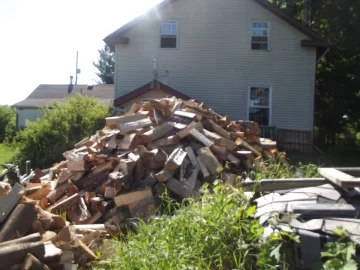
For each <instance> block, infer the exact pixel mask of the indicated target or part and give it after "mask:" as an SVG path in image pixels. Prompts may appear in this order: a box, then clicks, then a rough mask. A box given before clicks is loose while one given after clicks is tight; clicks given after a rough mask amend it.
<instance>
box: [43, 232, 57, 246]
mask: <svg viewBox="0 0 360 270" xmlns="http://www.w3.org/2000/svg"><path fill="white" fill-rule="evenodd" d="M57 240H58V235H57V234H56V232H53V231H46V232H45V233H44V234H43V235H42V236H41V241H43V242H48V241H50V242H52V243H54V244H55V243H56V242H57Z"/></svg>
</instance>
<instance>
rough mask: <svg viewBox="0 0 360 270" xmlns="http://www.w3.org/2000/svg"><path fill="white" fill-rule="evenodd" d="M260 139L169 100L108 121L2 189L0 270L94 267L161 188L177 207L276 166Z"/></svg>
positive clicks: (149, 210) (252, 128) (272, 151)
mask: <svg viewBox="0 0 360 270" xmlns="http://www.w3.org/2000/svg"><path fill="white" fill-rule="evenodd" d="M258 133H259V130H258V125H257V124H256V123H254V122H250V121H231V120H230V118H229V117H226V116H225V117H223V116H221V115H219V114H217V113H215V112H214V111H213V110H211V109H209V108H207V107H206V106H205V105H204V104H198V103H196V102H195V101H192V100H191V101H183V100H180V99H176V98H174V97H173V98H170V99H168V98H166V99H160V100H150V101H148V102H145V103H143V104H141V105H139V104H134V105H133V106H132V108H131V110H130V112H129V113H127V114H124V115H121V116H115V117H108V118H106V127H105V128H104V129H103V130H101V131H98V132H97V133H96V134H95V135H93V136H91V137H89V138H86V139H84V140H82V141H80V142H79V143H77V144H76V145H75V148H74V149H73V150H71V151H67V152H65V153H64V154H63V155H64V157H65V160H64V161H62V162H60V163H58V164H55V165H54V166H53V167H52V168H50V169H48V170H47V171H46V172H45V173H44V171H41V170H38V169H37V170H35V171H34V174H35V176H34V178H33V179H32V180H31V181H29V182H27V183H26V186H25V187H23V186H21V185H19V184H18V183H16V184H15V185H14V186H13V187H12V188H11V187H10V186H6V185H3V186H0V209H1V211H0V224H1V230H0V269H10V268H9V267H10V266H12V265H13V264H14V263H15V262H16V264H19V265H17V266H18V267H19V269H30V268H31V267H32V266H33V265H36V266H37V267H41V266H40V265H43V268H44V269H47V268H46V267H47V266H48V267H49V268H51V269H56V267H58V268H59V269H63V268H65V267H70V268H71V267H75V263H76V264H79V265H81V264H83V263H86V262H88V261H91V260H95V259H96V256H95V254H96V248H97V247H98V246H99V239H100V238H101V236H106V235H114V234H116V233H118V232H119V230H123V231H124V232H126V228H128V227H130V228H131V225H132V223H131V222H132V221H130V220H129V218H143V219H146V218H148V217H150V216H152V215H153V214H154V213H155V212H156V209H157V207H158V205H159V202H160V199H159V195H161V194H162V193H163V192H164V191H165V190H166V188H167V190H168V191H169V193H170V195H172V196H173V197H174V198H176V199H179V200H181V199H183V198H187V197H198V196H200V194H201V192H200V191H201V186H202V185H203V183H205V182H208V183H212V181H213V180H215V179H219V178H221V179H222V180H224V182H227V183H230V184H234V185H235V184H237V181H238V179H237V178H238V177H237V176H238V175H240V174H241V173H242V172H244V171H247V170H251V169H258V170H265V169H266V164H267V163H266V162H264V161H265V160H268V161H269V162H274V161H275V159H276V158H280V159H281V158H282V159H283V158H284V156H283V155H280V153H279V152H278V150H277V148H276V142H274V141H272V140H269V139H263V138H259V136H258ZM65 216H66V220H67V221H65V219H64V218H65ZM44 264H47V266H46V265H45V266H44ZM70 268H66V269H70ZM14 269H16V268H14ZM31 269H33V268H31ZM34 269H35V268H34ZM36 269H37V268H36ZM39 269H40V268H39Z"/></svg>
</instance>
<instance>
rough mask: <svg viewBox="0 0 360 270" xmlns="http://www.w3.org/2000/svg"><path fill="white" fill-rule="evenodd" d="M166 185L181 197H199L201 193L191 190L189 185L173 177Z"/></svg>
mask: <svg viewBox="0 0 360 270" xmlns="http://www.w3.org/2000/svg"><path fill="white" fill-rule="evenodd" d="M165 185H166V187H167V188H168V189H169V190H170V191H171V192H173V193H175V194H176V195H178V196H180V197H181V198H190V197H195V198H197V197H199V196H200V193H199V192H197V191H194V190H191V189H190V188H189V187H188V186H187V185H185V184H183V183H182V182H180V181H179V180H177V179H175V178H173V177H171V178H169V179H168V181H166V183H165Z"/></svg>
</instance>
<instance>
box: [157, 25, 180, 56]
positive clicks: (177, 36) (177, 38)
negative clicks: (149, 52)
mask: <svg viewBox="0 0 360 270" xmlns="http://www.w3.org/2000/svg"><path fill="white" fill-rule="evenodd" d="M163 23H176V48H161V36H162V34H161V26H162V24H163ZM159 31H160V36H159V48H160V49H161V50H177V49H179V22H178V21H160V29H159Z"/></svg>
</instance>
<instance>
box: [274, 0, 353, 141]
mask: <svg viewBox="0 0 360 270" xmlns="http://www.w3.org/2000/svg"><path fill="white" fill-rule="evenodd" d="M273 2H275V3H277V4H278V5H279V6H282V7H285V5H284V4H286V8H285V9H284V10H285V11H287V12H288V13H289V15H291V16H294V17H296V18H298V19H300V20H301V19H303V3H304V0H274V1H273ZM311 2H312V7H311V10H312V11H311V13H312V18H311V21H312V24H311V27H312V28H313V29H315V30H317V31H318V32H319V33H320V34H321V35H322V36H323V37H324V38H325V39H326V40H327V41H328V42H329V43H330V51H329V53H328V54H327V55H326V57H325V58H324V59H323V60H322V61H321V62H320V63H319V64H318V67H317V80H316V92H315V121H316V125H317V126H318V127H319V129H320V131H321V133H322V134H325V135H326V139H327V142H328V143H335V134H337V133H341V132H343V131H344V130H345V129H346V126H347V124H348V122H350V123H356V124H357V123H359V121H360V108H359V106H358V104H359V101H360V80H359V70H360V61H359V58H360V28H359V27H358V26H359V25H360V1H354V0H343V1H332V0H316V1H315V0H313V1H311ZM344 115H347V116H348V119H349V120H345V119H343V116H344ZM357 131H359V130H357Z"/></svg>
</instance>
